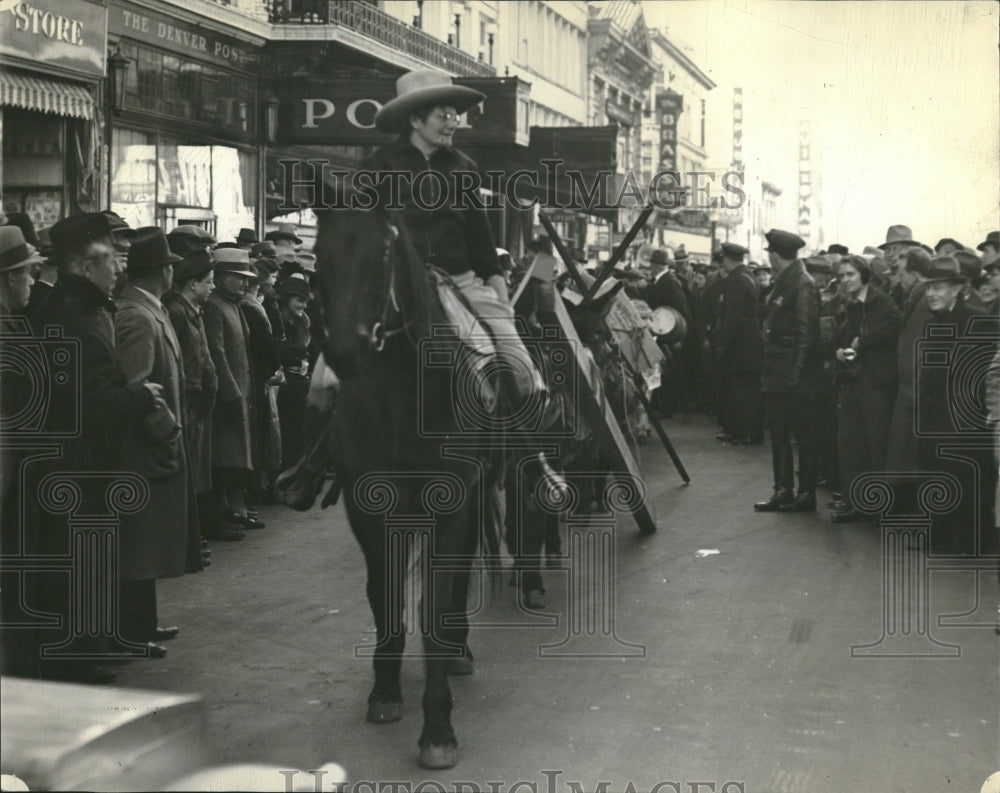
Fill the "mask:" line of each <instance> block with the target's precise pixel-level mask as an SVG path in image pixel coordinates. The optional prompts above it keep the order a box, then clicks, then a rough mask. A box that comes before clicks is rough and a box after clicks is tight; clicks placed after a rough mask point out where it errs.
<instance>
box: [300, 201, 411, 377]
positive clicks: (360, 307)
mask: <svg viewBox="0 0 1000 793" xmlns="http://www.w3.org/2000/svg"><path fill="white" fill-rule="evenodd" d="M315 253H316V267H317V271H318V273H319V293H320V297H321V301H322V304H323V314H324V318H325V323H326V330H327V341H326V346H325V348H324V350H323V357H324V359H325V360H326V362H327V364H328V365H329V366H330V367H331V368H332V369H333V370H334V371H335V372H336V373H337V376H338V377H340V378H341V379H343V378H345V377H346V378H349V377H353V376H355V375H356V374H357V373H358V371H359V369H360V368H361V367H362V366H363V365H364V361H365V360H366V358H368V357H369V356H372V355H378V354H379V353H381V352H382V350H383V348H384V347H385V345H386V344H387V343H390V342H391V341H394V337H395V336H401V337H408V338H409V339H410V340H412V341H416V340H417V339H420V338H423V337H424V336H426V335H427V331H426V328H427V327H428V326H429V324H430V320H429V312H430V282H429V279H428V276H427V271H426V268H425V267H424V266H423V265H422V264H420V263H419V261H417V257H416V254H415V252H414V250H413V246H412V245H410V244H409V241H408V238H407V237H406V233H405V229H404V228H403V226H402V223H401V222H393V221H392V220H390V219H389V218H388V217H386V216H385V215H383V214H382V213H380V212H376V211H367V212H362V211H356V210H352V211H343V210H331V211H325V212H320V213H318V224H317V234H316V245H315Z"/></svg>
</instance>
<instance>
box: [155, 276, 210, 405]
mask: <svg viewBox="0 0 1000 793" xmlns="http://www.w3.org/2000/svg"><path fill="white" fill-rule="evenodd" d="M163 305H164V307H165V308H166V309H167V313H168V314H169V315H170V321H171V322H172V323H173V326H174V332H175V333H176V334H177V341H178V342H179V343H180V345H181V360H182V362H183V364H184V383H185V389H186V393H185V394H184V401H185V407H184V410H185V416H186V418H188V419H191V418H193V419H203V418H205V417H206V416H209V415H211V413H212V407H213V406H214V405H215V392H216V390H217V389H218V387H219V380H218V378H217V377H216V375H215V364H213V363H212V356H211V353H209V351H208V339H207V338H206V336H205V321H204V312H203V311H202V310H201V308H199V307H197V306H194V305H192V304H191V303H189V302H188V300H187V298H185V297H184V296H183V295H182V294H180V293H179V292H173V291H171V292H167V294H165V295H164V296H163ZM186 423H187V421H185V424H186Z"/></svg>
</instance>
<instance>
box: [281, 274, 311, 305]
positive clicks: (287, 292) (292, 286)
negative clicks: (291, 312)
mask: <svg viewBox="0 0 1000 793" xmlns="http://www.w3.org/2000/svg"><path fill="white" fill-rule="evenodd" d="M311 296H312V295H311V292H310V290H309V281H307V280H306V277H305V276H304V275H303V274H302V273H292V274H291V275H289V276H288V278H286V279H285V280H284V281H282V283H281V287H280V288H279V289H278V297H280V298H289V297H301V298H302V299H303V300H309V298H310V297H311Z"/></svg>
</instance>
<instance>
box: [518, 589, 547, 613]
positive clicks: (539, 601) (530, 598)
mask: <svg viewBox="0 0 1000 793" xmlns="http://www.w3.org/2000/svg"><path fill="white" fill-rule="evenodd" d="M544 594H545V593H543V592H542V591H541V590H540V589H532V590H529V591H528V592H525V593H524V595H523V596H522V602H523V603H524V607H525V608H529V609H543V608H545V597H544Z"/></svg>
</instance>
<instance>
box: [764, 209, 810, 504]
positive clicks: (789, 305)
mask: <svg viewBox="0 0 1000 793" xmlns="http://www.w3.org/2000/svg"><path fill="white" fill-rule="evenodd" d="M764 236H765V238H766V239H767V242H768V247H767V251H768V255H769V258H770V260H771V266H772V267H773V268H774V271H775V273H776V277H775V279H774V286H773V288H772V289H771V293H770V295H768V298H767V317H766V318H765V320H764V350H765V352H764V368H763V390H764V394H765V401H766V406H767V412H768V419H769V423H770V427H771V462H772V466H773V469H774V492H773V494H772V495H771V497H770V498H769V499H767V500H766V501H758V502H757V503H756V504H754V509H755V510H757V511H758V512H775V511H776V512H813V511H815V509H816V476H817V471H816V442H815V441H816V439H815V427H814V426H813V424H814V419H815V416H814V413H815V401H816V392H817V390H818V389H819V388H820V387H821V385H820V384H821V380H822V371H823V367H822V361H821V358H820V353H819V304H820V299H819V294H818V292H817V291H816V284H815V283H814V282H813V280H812V278H811V277H810V276H809V274H808V273H807V272H806V269H805V265H804V263H803V262H802V260H800V259H798V251H799V250H800V249H801V248H803V247H804V246H805V241H804V240H803V239H802V238H801V237H799V236H798V235H797V234H793V233H791V232H789V231H782V230H780V229H771V231H769V232H767V234H765V235H764ZM793 437H794V438H795V442H796V446H797V447H798V453H799V465H798V471H799V490H798V494H797V495H796V493H795V460H794V454H793V451H792V438H793Z"/></svg>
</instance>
